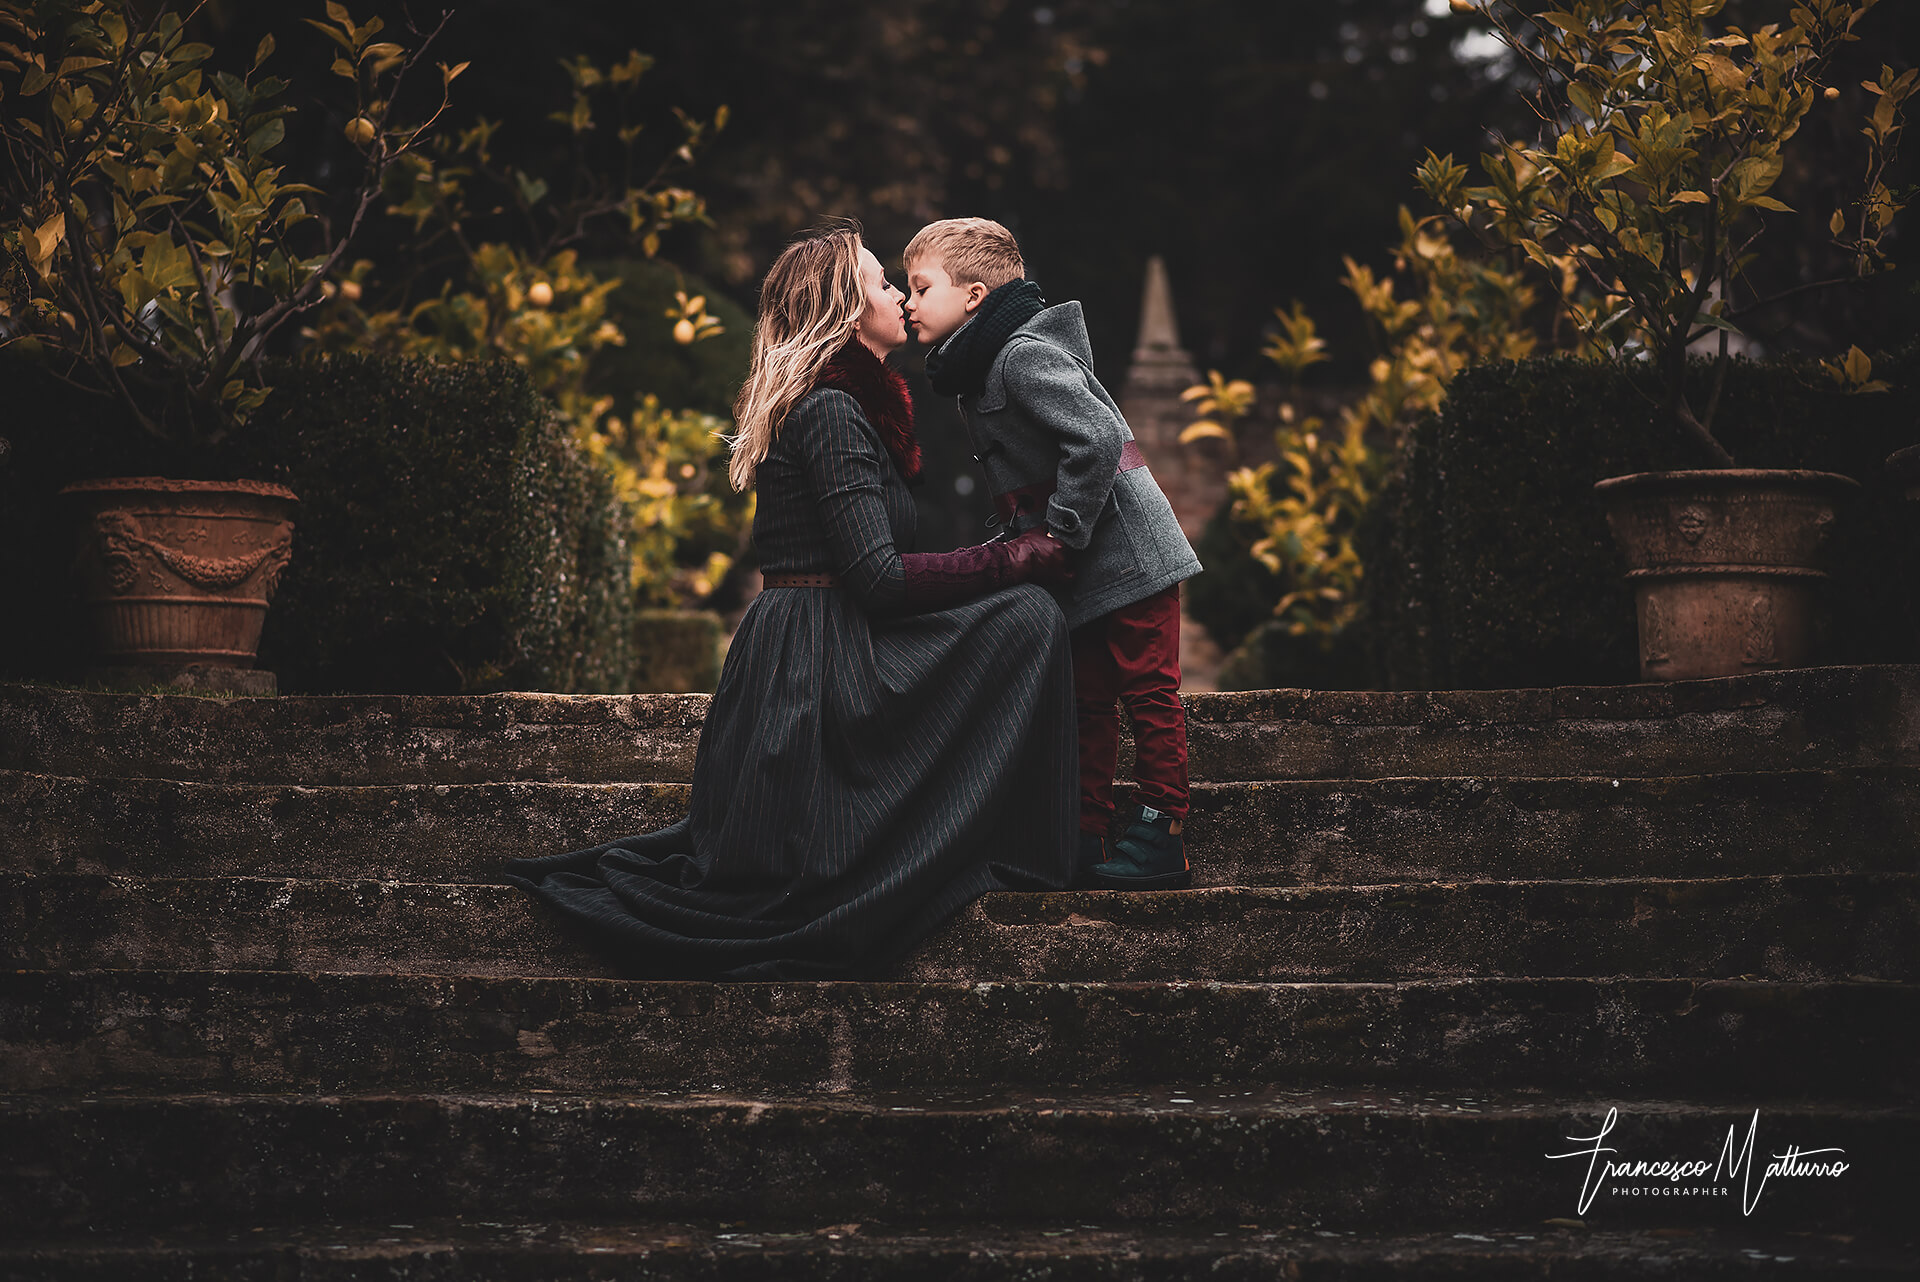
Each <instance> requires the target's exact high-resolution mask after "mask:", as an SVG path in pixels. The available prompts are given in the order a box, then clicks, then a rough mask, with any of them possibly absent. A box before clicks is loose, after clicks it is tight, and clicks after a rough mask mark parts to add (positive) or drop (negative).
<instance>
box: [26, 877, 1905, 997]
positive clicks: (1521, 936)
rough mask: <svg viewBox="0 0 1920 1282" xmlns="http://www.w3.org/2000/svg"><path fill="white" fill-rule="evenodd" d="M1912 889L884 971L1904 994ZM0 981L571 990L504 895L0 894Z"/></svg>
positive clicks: (1124, 937) (1349, 895)
mask: <svg viewBox="0 0 1920 1282" xmlns="http://www.w3.org/2000/svg"><path fill="white" fill-rule="evenodd" d="M1917 889H1920V875H1915V874H1901V873H1882V874H1857V875H1821V876H1791V877H1727V878H1710V879H1709V878H1702V879H1684V880H1661V879H1629V880H1618V881H1531V882H1527V881H1514V882H1466V883H1431V884H1422V885H1396V886H1359V887H1306V888H1259V889H1250V888H1239V887H1217V888H1213V889H1207V890H1191V891H1172V892H1159V893H1153V894H1129V893H1126V892H1122V891H1058V892H1052V893H996V894H991V895H988V896H986V897H985V898H983V899H980V900H977V901H976V902H975V903H973V904H972V905H970V906H969V907H967V908H966V909H964V910H962V911H961V912H960V913H959V914H958V915H956V916H955V917H954V918H953V919H952V921H951V922H950V923H948V924H947V925H946V926H943V927H942V928H941V929H940V930H938V931H936V932H935V933H934V934H933V935H932V936H930V937H929V938H928V939H927V941H925V942H924V943H923V944H922V945H921V946H920V948H919V949H918V950H917V951H916V952H915V953H914V954H913V955H912V956H911V957H910V958H908V959H907V960H906V961H905V962H903V963H902V965H901V967H900V969H899V971H898V973H897V974H896V975H895V976H893V977H895V978H900V979H906V980H920V981H946V980H967V981H987V980H1019V979H1048V980H1062V981H1068V980H1088V981H1110V980H1177V979H1188V980H1212V979H1217V980H1242V981H1255V980H1258V981H1275V980H1278V981H1289V980H1397V979H1436V978H1453V977H1469V976H1497V975H1556V976H1583V975H1585V976H1606V975H1616V976H1637V977H1645V978H1672V977H1681V976H1685V977H1695V978H1702V979H1708V978H1713V979H1733V978H1743V977H1752V978H1767V979H1784V980H1793V981H1797V982H1813V981H1820V980H1834V979H1856V978H1857V979H1885V980H1896V981H1903V982H1904V981H1911V980H1915V979H1920V969H1917V967H1920V894H1916V890H1917ZM0 965H6V966H12V967H17V968H20V969H29V970H93V969H121V968H134V969H160V970H177V969H190V970H204V969H238V970H286V971H303V970H314V971H321V970H334V971H352V972H374V973H411V974H443V975H445V974H455V975H460V974H482V975H501V976H505V975H581V974H588V975H592V974H602V975H604V974H610V973H614V971H613V970H612V968H611V967H610V966H609V965H608V964H607V963H606V962H603V961H600V960H599V959H598V957H597V956H596V955H595V954H594V953H592V952H590V951H589V950H587V949H586V948H585V947H584V946H583V944H582V943H581V942H580V941H579V940H578V939H577V937H576V936H575V935H574V934H573V933H572V931H571V929H570V928H566V927H563V925H562V924H561V922H560V921H559V920H558V919H557V918H556V917H555V916H554V915H553V914H551V913H549V912H548V911H546V910H545V909H543V908H541V907H540V906H539V905H537V904H536V903H535V902H534V901H533V899H532V897H531V896H529V895H527V894H525V893H524V892H522V891H520V890H518V889H516V888H514V887H511V886H486V885H429V884H421V883H408V882H391V881H299V880H285V879H280V878H238V877H236V878H209V879H200V878H181V879H160V878H147V879H131V878H109V877H87V876H67V875H57V874H56V875H48V876H39V877H10V876H9V877H0Z"/></svg>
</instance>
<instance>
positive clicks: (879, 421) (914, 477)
mask: <svg viewBox="0 0 1920 1282" xmlns="http://www.w3.org/2000/svg"><path fill="white" fill-rule="evenodd" d="M818 385H819V386H821V387H831V388H833V389H835V390H836V391H841V392H845V393H847V395H849V396H851V397H853V399H854V400H856V401H858V402H860V412H861V413H863V414H865V415H866V416H867V421H868V422H869V423H871V424H873V426H874V429H875V430H876V431H878V432H879V433H880V439H881V441H882V442H884V443H885V445H886V447H887V453H889V454H891V455H892V456H893V465H894V467H895V468H897V469H899V472H900V475H901V477H902V479H904V480H905V481H906V482H907V484H909V485H915V484H918V483H919V480H920V442H919V441H918V440H917V439H915V437H914V435H913V399H912V397H910V396H908V394H907V380H906V379H904V378H902V377H900V375H898V374H896V373H894V372H893V370H891V369H889V368H888V367H887V363H886V362H885V361H883V360H881V359H880V358H879V357H878V356H875V355H874V354H873V352H872V350H871V349H870V348H868V347H867V345H866V344H865V343H863V342H861V341H860V340H859V339H858V338H850V339H848V340H847V345H846V346H845V347H842V348H841V349H840V350H839V351H837V352H835V353H834V354H833V359H832V360H830V361H828V362H827V367H826V369H824V370H822V371H821V373H820V382H819V384H818Z"/></svg>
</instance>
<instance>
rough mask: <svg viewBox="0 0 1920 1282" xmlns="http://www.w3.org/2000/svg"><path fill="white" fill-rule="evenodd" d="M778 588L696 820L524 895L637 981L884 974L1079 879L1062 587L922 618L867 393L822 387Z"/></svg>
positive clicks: (1022, 590) (760, 538)
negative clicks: (934, 941)
mask: <svg viewBox="0 0 1920 1282" xmlns="http://www.w3.org/2000/svg"><path fill="white" fill-rule="evenodd" d="M758 488H759V508H758V513H757V515H756V517H755V519H754V529H753V536H754V543H755V545H756V547H757V549H758V551H759V553H760V558H761V564H762V566H763V568H764V569H766V570H769V571H793V572H802V573H819V572H828V573H834V574H838V575H839V576H840V577H841V580H842V584H843V586H841V587H837V588H773V589H769V590H768V591H765V592H763V593H761V595H760V596H759V597H758V598H756V599H755V601H754V602H753V604H752V606H751V607H749V609H748V610H747V614H746V617H745V618H744V619H743V620H742V621H741V624H740V629H739V632H738V633H737V634H736V635H735V637H734V640H733V644H732V646H731V647H730V648H729V650H728V652H727V660H726V666H725V668H724V670H723V671H722V673H721V676H720V686H719V689H718V690H717V691H716V692H715V694H714V697H713V702H712V704H711V706H710V708H709V711H708V713H707V719H706V724H705V728H704V729H703V730H702V732H701V735H700V746H699V750H698V754H697V756H696V758H695V764H694V775H693V789H692V792H693V797H692V805H691V808H690V813H689V814H688V816H687V818H686V819H684V820H682V821H681V822H679V823H677V824H675V825H673V826H672V827H670V828H665V829H662V830H661V831H659V832H654V833H648V834H645V835H642V836H635V837H624V838H622V839H620V840H619V841H615V842H611V843H609V844H607V845H604V846H596V847H594V848H592V849H589V850H581V851H575V852H573V853H572V854H566V855H556V856H552V857H550V858H545V859H527V860H519V861H517V862H515V863H513V864H510V865H508V867H507V869H506V879H507V880H508V881H511V882H513V883H514V884H517V885H520V886H524V887H526V888H527V889H528V890H531V891H532V892H533V893H534V894H535V895H537V896H539V897H540V898H541V899H542V900H543V901H545V902H546V903H547V904H549V905H551V906H552V907H553V908H555V909H556V910H558V911H559V912H561V913H562V914H564V915H566V916H567V917H570V918H572V919H574V920H575V921H577V922H578V923H580V924H581V925H582V926H584V927H585V928H586V930H587V931H588V932H589V933H590V934H591V935H592V936H593V937H594V938H595V939H596V940H597V941H598V942H599V943H600V944H601V945H602V947H603V950H604V951H607V952H609V953H611V954H612V955H613V956H615V957H616V958H617V959H618V960H619V962H620V963H621V964H622V965H623V966H624V967H625V968H626V969H627V970H629V971H630V972H632V973H635V974H647V975H710V976H721V977H726V978H735V979H783V978H788V979H790V978H832V977H837V976H846V975H866V974H875V973H882V972H884V970H885V969H886V967H887V966H888V965H889V964H891V963H892V962H894V961H895V960H897V959H898V958H899V957H900V956H902V955H903V954H904V953H905V952H906V951H907V950H908V949H909V948H911V947H912V945H913V944H914V943H916V942H917V941H918V940H920V939H921V938H922V937H923V936H925V935H926V934H927V933H928V932H929V931H931V930H932V929H933V928H934V927H935V926H937V925H938V924H939V923H940V922H941V921H943V920H944V919H946V918H947V917H949V916H950V915H952V914H953V913H954V912H955V911H957V910H958V909H960V908H961V907H963V906H964V905H966V904H968V903H970V902H971V901H973V900H974V899H976V898H978V897H979V896H981V895H982V894H985V893H986V892H987V891H990V890H1001V889H1052V888H1058V887H1061V886H1064V885H1066V884H1067V882H1068V881H1069V880H1070V879H1071V876H1072V869H1073V858H1074V854H1073V842H1074V827H1075V823H1076V818H1075V813H1076V812H1075V797H1076V792H1075V788H1076V784H1075V775H1076V769H1077V758H1076V755H1075V753H1076V749H1075V742H1074V706H1073V674H1072V669H1071V666H1070V659H1069V657H1068V648H1067V632H1066V621H1065V618H1064V616H1063V615H1062V614H1061V612H1060V607H1059V605H1058V604H1057V603H1056V602H1055V601H1054V599H1053V597H1052V596H1051V595H1050V594H1049V593H1048V592H1047V591H1046V590H1045V589H1043V588H1040V587H1036V586H1033V585H1021V586H1018V587H1011V588H1005V589H1002V590H1000V591H997V592H993V593H991V594H989V595H986V596H982V597H980V598H978V599H976V600H973V601H969V602H966V603H964V604H962V605H958V606H954V607H951V608H948V609H944V610H940V611H937V612H932V613H923V614H907V613H903V612H902V609H903V606H902V597H903V583H904V579H903V575H902V570H901V564H900V556H899V552H900V550H910V549H911V547H912V541H913V532H914V505H913V499H912V496H911V494H910V493H909V491H908V489H907V486H906V484H905V482H904V481H903V480H902V479H901V477H900V475H899V472H898V470H897V469H896V468H895V466H894V464H893V462H892V459H891V458H890V456H889V454H888V452H887V450H886V449H885V448H884V446H883V445H882V442H881V437H880V435H879V433H878V432H876V430H875V429H874V427H873V426H872V425H871V424H870V423H869V422H868V419H867V416H866V415H865V414H863V413H862V411H861V407H860V405H859V403H858V402H857V401H856V400H855V399H854V397H853V396H851V395H849V394H848V393H846V392H843V391H837V390H830V389H825V388H816V389H815V390H814V391H813V392H811V393H810V394H809V395H808V396H807V397H806V398H805V399H804V400H802V401H801V402H800V403H799V405H797V406H796V407H795V408H794V410H793V412H792V413H791V414H789V415H788V417H787V419H786V421H785V423H784V424H783V425H782V428H781V432H780V435H779V437H778V439H777V441H776V442H775V444H774V446H773V448H772V450H771V451H770V452H769V453H768V456H767V458H766V460H765V461H764V462H763V463H762V464H761V466H760V468H759V473H758Z"/></svg>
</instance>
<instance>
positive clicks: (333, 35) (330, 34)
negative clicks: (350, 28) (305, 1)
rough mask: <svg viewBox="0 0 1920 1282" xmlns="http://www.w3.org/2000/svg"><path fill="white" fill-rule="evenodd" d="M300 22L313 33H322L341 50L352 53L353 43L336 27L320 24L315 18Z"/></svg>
mask: <svg viewBox="0 0 1920 1282" xmlns="http://www.w3.org/2000/svg"><path fill="white" fill-rule="evenodd" d="M300 21H302V22H304V23H306V24H307V25H308V26H309V27H312V28H313V29H314V30H315V31H319V32H321V33H323V34H324V35H325V36H326V37H327V39H329V40H331V41H333V43H335V44H337V45H339V46H340V47H341V48H342V49H345V50H346V51H347V52H348V53H352V52H353V41H352V40H351V39H349V38H348V37H347V34H346V33H345V32H343V31H341V30H340V29H339V28H338V27H334V26H329V25H328V24H327V23H324V22H321V21H319V20H318V19H316V18H302V19H301V20H300Z"/></svg>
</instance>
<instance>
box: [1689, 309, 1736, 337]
mask: <svg viewBox="0 0 1920 1282" xmlns="http://www.w3.org/2000/svg"><path fill="white" fill-rule="evenodd" d="M1693 323H1694V324H1696V325H1705V326H1707V327H1708V328H1709V329H1724V330H1726V331H1727V333H1729V334H1738V335H1740V336H1741V337H1742V338H1745V337H1746V333H1747V332H1746V331H1745V330H1743V329H1741V328H1740V327H1739V326H1738V325H1736V324H1734V323H1733V322H1732V321H1730V320H1728V319H1727V318H1726V317H1724V316H1714V315H1710V314H1709V313H1707V312H1701V313H1700V314H1699V315H1697V316H1695V317H1694V318H1693Z"/></svg>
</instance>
